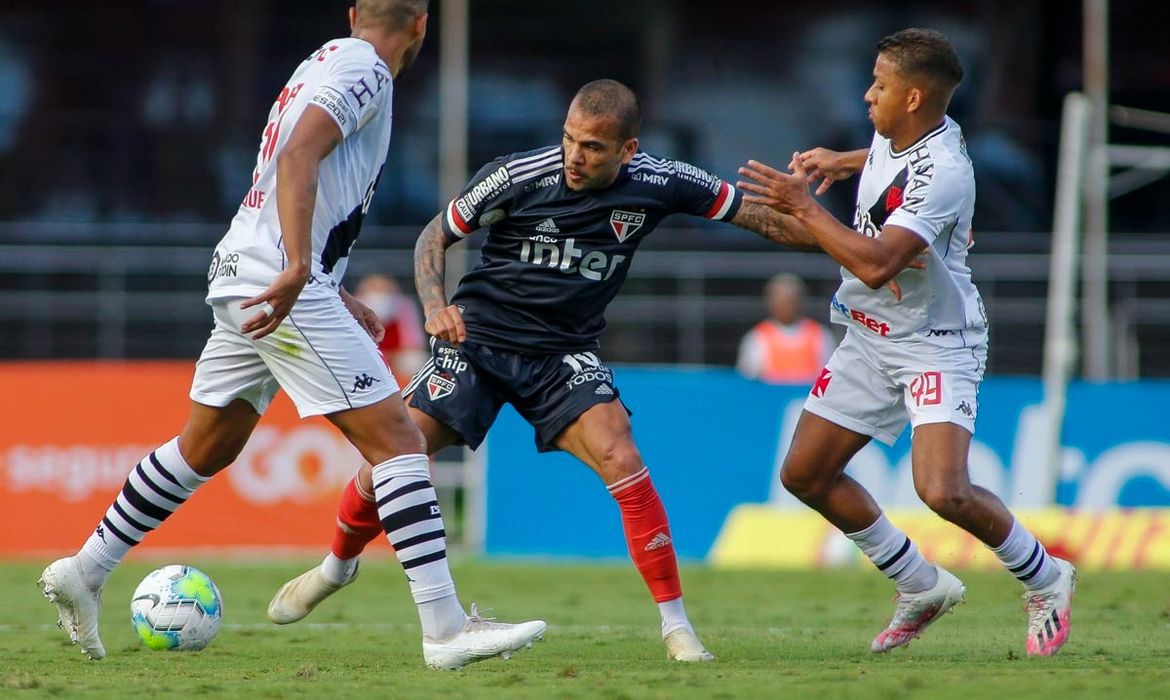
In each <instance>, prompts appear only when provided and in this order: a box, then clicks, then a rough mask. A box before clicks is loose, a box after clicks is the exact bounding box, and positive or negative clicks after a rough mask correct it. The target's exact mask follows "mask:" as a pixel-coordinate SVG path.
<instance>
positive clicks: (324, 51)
mask: <svg viewBox="0 0 1170 700" xmlns="http://www.w3.org/2000/svg"><path fill="white" fill-rule="evenodd" d="M305 62H306V63H309V64H311V65H316V66H319V67H320V68H322V69H324V70H326V71H329V72H335V71H339V70H359V71H369V70H374V71H376V72H378V73H385V74H386V75H389V74H390V67H389V66H387V65H386V62H385V61H383V60H382V58H381V57H380V56H378V52H377V51H375V50H374V46H373V44H371V43H370V42H368V41H362V40H361V39H355V38H353V37H344V38H340V39H330V40H329V41H327V42H325V43H324V44H322V45H321V47H320V48H319V49H317V50H316V51H314V52H313V53H311V54H309V57H308V58H307V59H305Z"/></svg>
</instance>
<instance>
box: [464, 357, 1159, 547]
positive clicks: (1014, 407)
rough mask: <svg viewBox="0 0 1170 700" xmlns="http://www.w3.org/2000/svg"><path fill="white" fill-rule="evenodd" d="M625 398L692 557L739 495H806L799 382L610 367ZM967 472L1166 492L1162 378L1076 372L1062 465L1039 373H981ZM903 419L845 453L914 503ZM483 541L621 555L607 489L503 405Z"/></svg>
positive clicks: (1052, 486) (1076, 498)
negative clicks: (790, 450) (891, 437)
mask: <svg viewBox="0 0 1170 700" xmlns="http://www.w3.org/2000/svg"><path fill="white" fill-rule="evenodd" d="M615 374H616V376H615V381H616V382H617V384H618V386H619V388H620V389H621V392H622V399H623V400H624V401H625V402H626V404H627V406H629V408H630V409H632V410H633V411H634V416H633V418H632V422H633V426H634V437H635V439H636V440H637V442H638V445H639V447H640V449H641V451H642V456H643V458H644V460H645V462H646V464H647V465H648V466H649V467H650V473H651V476H652V477H653V479H654V483H655V485H656V486H657V488H658V491H659V493H660V494H661V495H662V498H663V501H664V502H665V504H666V508H667V512H668V513H669V514H670V519H671V529H672V530H673V535H674V542H675V547H676V550H677V552H678V553H679V555H680V556H681V557H685V558H693V559H702V558H705V557H706V556H707V555H708V553H709V552H710V550H711V546H712V544H713V542H714V541H715V538H716V536H717V535H718V533H719V531H720V529H721V527H723V525H724V521H725V520H726V519H727V516H728V514H729V513H730V512H731V510H732V509H733V508H734V507H735V506H737V505H740V504H744V503H767V504H770V505H773V506H776V507H779V508H788V507H792V508H800V509H803V508H804V506H803V505H801V504H800V503H799V502H797V501H796V500H795V499H794V498H792V497H791V496H790V495H788V494H787V493H786V492H785V491H784V489H783V488H782V487H781V486H780V484H779V478H778V474H779V467H780V464H781V463H782V460H783V456H784V454H785V452H786V451H787V447H788V442H789V439H790V436H791V431H792V429H793V428H794V427H795V423H796V419H797V418H798V417H799V414H800V409H801V405H802V403H803V400H804V396H805V394H806V393H807V388H805V387H783V386H769V385H764V384H760V383H758V382H752V381H748V380H745V379H743V378H741V377H739V376H738V375H737V374H735V373H734V372H733V371H731V370H721V369H675V368H671V369H653V368H618V369H617V371H616V373H615ZM979 400H980V407H979V417H978V424H977V428H976V436H975V440H974V441H973V443H972V447H971V455H970V467H971V475H972V479H973V480H974V481H975V482H976V483H979V484H981V485H983V486H985V487H987V488H989V489H991V490H992V491H994V492H996V493H997V494H999V495H1000V497H1002V498H1004V500H1005V501H1007V502H1008V503H1009V505H1012V506H1014V507H1021V508H1040V507H1044V506H1050V505H1053V503H1054V502H1055V503H1056V504H1058V505H1066V506H1076V507H1078V508H1086V509H1107V508H1116V507H1118V506H1125V507H1135V506H1136V507H1141V506H1162V507H1165V506H1170V427H1167V424H1166V422H1165V421H1164V420H1163V419H1161V418H1160V407H1162V406H1166V405H1170V382H1140V383H1131V384H1109V385H1090V384H1074V385H1073V386H1072V387H1071V388H1070V391H1069V400H1068V411H1067V415H1066V420H1065V427H1064V439H1063V443H1064V449H1063V454H1062V458H1061V466H1060V470H1059V473H1057V474H1050V473H1048V470H1047V469H1046V468H1045V466H1044V459H1043V455H1044V454H1045V452H1044V444H1043V440H1042V439H1041V438H1042V429H1041V427H1042V423H1043V417H1042V414H1041V413H1040V409H1039V403H1040V400H1041V385H1040V382H1039V380H1037V379H1016V378H991V379H988V380H986V381H985V382H984V384H983V386H982V388H981V390H980V392H979ZM909 450H910V441H909V430H907V431H906V432H905V433H904V434H903V435H902V437H901V438H900V439H899V441H898V442H897V443H896V444H895V445H894V446H893V447H889V448H887V447H886V446H884V445H880V444H877V443H874V444H871V445H870V446H868V447H866V448H865V449H864V450H862V452H861V453H859V454H858V455H857V457H856V458H855V459H854V460H853V462H852V463H851V465H850V468H849V470H850V473H851V474H852V475H853V476H854V477H855V478H857V479H858V480H859V481H861V482H862V483H863V484H865V486H866V487H867V488H869V489H870V491H871V492H872V493H873V494H874V496H875V497H876V498H877V499H878V501H879V502H880V503H881V504H882V505H883V506H885V507H887V508H902V509H904V508H913V507H921V504H920V503H919V501H918V498H917V496H916V495H915V493H914V486H913V481H912V478H911V472H910V459H909ZM485 550H486V551H487V553H489V554H510V555H547V556H578V557H624V556H625V555H626V552H625V540H624V538H623V536H622V532H621V521H620V517H619V514H618V509H617V506H616V504H615V503H614V502H613V499H612V498H610V496H609V494H608V493H607V491H606V490H605V487H604V485H603V484H602V483H601V480H600V479H599V478H598V477H597V476H596V475H595V474H594V473H593V472H592V471H591V470H590V469H589V468H588V467H586V466H585V465H583V464H581V463H580V462H578V461H577V460H576V459H574V458H572V457H569V456H568V455H565V454H563V453H555V454H543V455H541V454H538V453H537V452H536V449H535V446H534V443H533V433H532V429H531V427H530V426H528V424H527V423H525V422H524V421H523V420H522V419H521V418H520V417H519V416H518V415H517V414H516V413H515V412H514V411H512V410H511V409H510V408H505V410H504V411H502V412H501V414H500V418H499V420H498V421H497V422H496V425H495V427H494V428H493V429H492V431H491V433H490V434H489V436H488V442H487V530H486V541H485Z"/></svg>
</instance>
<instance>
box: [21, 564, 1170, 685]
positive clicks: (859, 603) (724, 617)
mask: <svg viewBox="0 0 1170 700" xmlns="http://www.w3.org/2000/svg"><path fill="white" fill-rule="evenodd" d="M44 563H45V562H36V563H30V562H19V563H15V562H9V563H4V564H0V697H4V698H14V699H22V698H37V697H63V698H126V697H131V696H132V695H135V694H145V693H150V694H151V695H156V694H161V695H165V696H169V697H175V696H180V694H181V696H202V697H216V698H218V697H241V698H243V697H247V698H297V699H298V700H301V699H304V698H316V697H328V698H332V699H333V700H342V699H344V698H356V697H372V698H383V697H385V698H391V697H393V698H432V697H433V698H440V697H448V698H449V697H458V698H467V699H477V698H612V699H618V698H780V697H783V698H801V699H803V698H849V699H850V700H863V699H865V698H896V699H898V700H902V699H904V698H946V700H964V699H966V698H994V699H995V700H1006V699H1008V698H1029V699H1033V698H1047V697H1060V698H1104V697H1110V698H1113V699H1115V700H1129V699H1130V698H1166V697H1170V585H1168V583H1170V577H1167V576H1166V575H1165V574H1157V573H1131V574H1117V573H1101V574H1083V575H1082V576H1081V582H1080V586H1079V588H1078V594H1077V598H1076V604H1075V606H1074V610H1073V632H1072V637H1071V640H1070V641H1069V643H1068V645H1067V646H1066V647H1065V649H1064V651H1063V652H1062V653H1061V654H1060V655H1059V656H1057V657H1054V658H1051V659H1032V658H1028V657H1027V656H1026V655H1025V654H1024V639H1023V636H1024V625H1025V622H1024V614H1023V610H1022V601H1021V599H1020V597H1019V592H1020V591H1019V586H1018V584H1016V583H1015V581H1014V580H1012V579H1011V578H1010V577H1009V576H1008V575H1006V574H1003V573H978V574H976V573H968V574H965V575H962V576H961V577H962V578H963V579H964V581H965V582H966V584H967V600H968V602H967V604H966V605H963V606H960V607H959V608H958V609H957V611H956V612H955V613H954V614H952V615H948V616H947V617H946V618H944V619H943V620H940V621H939V622H938V623H936V624H935V626H933V627H932V628H931V629H930V630H929V631H928V632H927V634H926V635H925V637H924V638H922V639H920V640H917V641H915V642H914V643H913V644H911V645H910V647H909V648H906V649H901V650H897V651H895V652H893V653H890V654H886V655H882V656H875V655H872V654H870V653H869V651H868V649H869V642H870V639H871V638H872V637H873V635H874V634H875V633H876V632H877V631H878V630H879V629H880V628H881V627H882V626H883V625H884V624H885V623H886V621H887V620H888V617H889V614H890V612H891V610H892V605H891V602H890V598H891V594H892V587H891V585H890V584H889V583H888V582H887V581H886V580H885V579H884V578H883V577H882V576H880V575H878V574H877V573H876V572H873V571H853V570H848V571H826V572H809V573H791V572H764V571H716V570H711V569H707V568H699V567H691V568H686V569H684V572H683V583H684V586H685V588H686V591H687V602H688V608H689V612H690V615H691V619H692V620H693V621H694V623H695V626H696V629H697V630H698V632H699V636H700V638H702V639H703V641H704V642H705V643H706V644H707V646H708V647H709V648H710V649H711V650H712V651H713V652H714V653H715V654H716V655H717V656H718V657H719V658H718V661H716V662H714V663H709V664H696V665H682V664H678V663H673V662H668V661H667V660H666V658H665V651H664V647H663V646H662V643H661V641H660V638H659V634H658V629H657V623H658V621H657V611H656V610H655V608H654V605H653V603H652V602H651V601H650V599H649V596H648V594H647V593H646V591H645V590H644V589H643V587H642V584H641V581H640V580H639V579H638V577H637V574H636V573H635V572H634V570H633V568H632V566H629V565H620V564H613V565H605V566H600V565H538V564H528V563H507V564H504V563H484V562H478V561H462V562H459V563H457V564H456V565H455V567H454V574H455V579H456V582H457V583H458V584H459V587H460V597H461V599H462V600H463V602H464V604H465V605H470V603H471V602H472V601H478V602H479V603H480V607H481V610H482V609H483V608H487V607H490V608H491V612H490V613H488V614H490V615H494V616H498V617H499V618H500V619H502V620H519V619H526V618H529V617H542V618H544V619H546V620H548V622H549V630H548V632H547V633H546V635H545V641H543V642H540V643H538V644H537V645H536V646H535V647H534V648H533V649H531V650H528V651H524V652H522V653H519V654H517V655H516V656H515V658H513V659H512V660H511V661H501V660H498V659H493V660H490V661H485V662H482V663H479V664H474V665H472V666H469V667H467V668H466V669H465V670H463V671H461V672H456V673H451V672H437V671H429V670H427V669H425V668H424V667H423V664H422V653H421V646H420V636H419V629H418V621H417V619H416V617H415V613H414V607H413V605H412V604H411V602H410V597H409V593H408V590H407V587H406V582H405V580H404V579H403V577H402V574H401V571H400V570H399V569H398V568H397V565H396V564H395V563H394V562H393V561H392V560H389V559H386V558H379V559H370V560H369V561H367V562H366V564H365V566H364V567H363V572H362V576H361V578H360V579H359V580H358V581H357V582H356V583H355V584H354V585H353V586H351V587H349V588H347V589H346V590H345V591H343V592H341V593H339V594H338V595H337V596H336V597H335V598H334V599H332V600H330V601H328V602H327V603H325V604H323V605H322V607H321V608H319V609H318V610H316V611H315V612H314V613H313V614H312V615H311V616H310V617H309V618H307V619H306V620H305V621H304V622H302V623H299V624H295V625H289V626H286V627H277V626H275V625H271V624H269V623H268V622H267V620H266V619H265V617H264V611H265V608H266V607H267V604H268V600H269V598H270V597H271V595H272V593H273V592H275V591H276V589H277V588H278V587H279V585H280V584H281V583H283V582H284V581H285V580H286V579H288V578H291V577H292V576H294V575H296V574H298V573H300V572H301V571H302V570H303V569H305V568H307V567H308V566H309V565H311V564H312V563H314V562H310V561H308V560H304V561H273V562H258V563H252V562H240V561H214V560H204V559H198V560H196V559H195V558H192V559H191V560H190V561H188V562H187V563H190V564H193V565H195V566H198V567H199V568H201V569H203V570H204V571H206V572H207V573H209V574H210V575H211V576H212V578H213V579H215V581H216V582H217V584H218V585H219V588H220V590H221V591H222V593H223V595H224V606H225V621H224V627H223V629H222V630H221V631H220V634H219V637H218V638H217V639H216V640H215V642H214V643H213V644H212V645H211V646H210V647H209V648H208V649H206V650H204V651H202V652H197V653H183V652H152V651H149V650H147V649H146V648H144V647H143V646H142V645H141V644H140V643H139V642H138V641H137V637H136V636H135V635H134V632H133V630H132V629H131V628H130V623H129V601H130V594H131V592H132V591H133V589H134V587H135V586H136V585H137V583H138V581H139V580H140V579H141V578H142V576H144V575H145V574H146V572H147V571H149V570H150V569H152V568H154V567H155V566H156V565H157V564H159V563H162V562H143V561H130V562H128V563H127V564H125V565H124V566H122V567H121V568H119V569H118V570H117V571H116V572H115V574H114V575H113V577H112V578H111V579H110V582H109V584H108V585H107V587H106V590H105V594H104V595H105V607H104V616H103V620H102V637H103V640H104V641H105V644H106V649H107V650H108V653H109V656H108V657H107V658H106V659H105V660H103V661H101V662H96V663H95V662H90V661H86V660H85V659H84V658H83V657H82V656H81V655H80V654H79V653H78V651H77V648H76V647H73V646H70V644H69V643H68V638H67V637H66V635H65V634H64V633H63V632H61V631H60V630H57V629H56V627H55V626H54V625H53V624H52V623H53V622H54V621H55V616H54V608H53V607H52V606H51V605H50V604H49V603H48V602H46V601H45V600H44V599H43V598H41V596H40V593H39V591H38V590H37V588H36V587H35V586H34V581H36V579H37V576H38V574H39V573H40V570H41V568H42V567H43V566H44Z"/></svg>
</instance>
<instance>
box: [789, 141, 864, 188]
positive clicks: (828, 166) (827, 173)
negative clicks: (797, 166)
mask: <svg viewBox="0 0 1170 700" xmlns="http://www.w3.org/2000/svg"><path fill="white" fill-rule="evenodd" d="M796 160H798V161H800V163H801V165H802V166H804V169H805V176H806V177H807V178H808V182H809V184H812V183H813V182H815V181H816V180H818V179H820V181H821V184H820V185H818V186H817V192H816V193H817V196H818V197H819V196H820V195H822V194H824V193H825V192H828V191H829V188H830V187H832V185H833V183H834V182H837V181H838V180H847V179H849V178H850V177H852V176H853V174H854V170H853V168H851V167H849V165H848V164H846V163H845V159H844V158H843V157H842V154H840V153H838V152H837V151H830V150H829V149H827V148H821V147H820V146H818V147H816V148H814V149H812V150H808V151H805V152H804V153H801V154H799V155H798V156H797V158H796Z"/></svg>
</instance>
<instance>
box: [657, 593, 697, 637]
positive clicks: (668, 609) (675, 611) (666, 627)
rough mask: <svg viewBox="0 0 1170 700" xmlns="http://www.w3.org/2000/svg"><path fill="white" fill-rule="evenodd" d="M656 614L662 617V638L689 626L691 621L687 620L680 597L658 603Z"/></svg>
mask: <svg viewBox="0 0 1170 700" xmlns="http://www.w3.org/2000/svg"><path fill="white" fill-rule="evenodd" d="M658 614H659V615H661V616H662V636H663V637H665V636H666V635H668V634H670V633H671V632H673V631H675V630H677V629H681V628H683V627H690V626H691V621H690V620H688V619H687V610H686V608H685V607H684V606H683V599H682V598H681V597H680V598H675V599H674V600H668V601H666V602H664V603H659V604H658ZM692 629H693V628H692Z"/></svg>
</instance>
